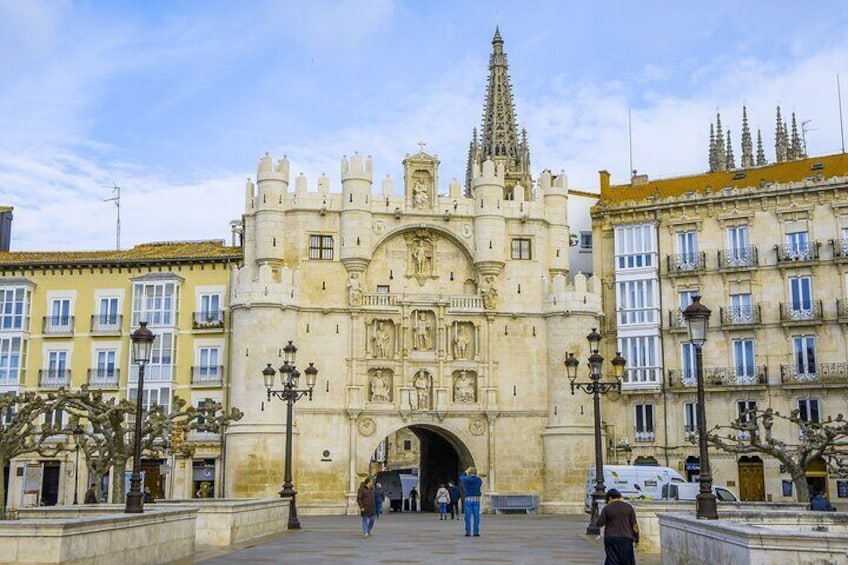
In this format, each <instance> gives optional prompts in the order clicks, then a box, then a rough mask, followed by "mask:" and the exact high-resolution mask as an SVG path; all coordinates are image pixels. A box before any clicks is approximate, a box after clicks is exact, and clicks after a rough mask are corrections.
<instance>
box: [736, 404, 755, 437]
mask: <svg viewBox="0 0 848 565" xmlns="http://www.w3.org/2000/svg"><path fill="white" fill-rule="evenodd" d="M756 409H757V401H756V400H737V401H736V416H737V418H738V419H739V420H740V421H741V422H750V421H751V420H752V419H753V418H754V415H753V412H754V411H755V410H756ZM736 436H737V437H738V438H739V439H750V438H751V432H749V431H746V430H740V431H738V432H737V433H736Z"/></svg>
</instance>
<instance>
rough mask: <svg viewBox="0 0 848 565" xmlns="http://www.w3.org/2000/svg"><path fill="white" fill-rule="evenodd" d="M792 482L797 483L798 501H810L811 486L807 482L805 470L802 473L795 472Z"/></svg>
mask: <svg viewBox="0 0 848 565" xmlns="http://www.w3.org/2000/svg"><path fill="white" fill-rule="evenodd" d="M792 483H793V484H794V485H795V492H796V493H797V498H798V502H810V487H809V485H808V484H807V474H806V473H804V471H803V470H802V471H801V474H797V475H796V474H793V475H792Z"/></svg>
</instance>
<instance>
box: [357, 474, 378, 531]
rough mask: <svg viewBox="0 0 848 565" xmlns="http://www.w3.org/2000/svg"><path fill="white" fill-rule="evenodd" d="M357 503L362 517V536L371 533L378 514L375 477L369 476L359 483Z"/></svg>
mask: <svg viewBox="0 0 848 565" xmlns="http://www.w3.org/2000/svg"><path fill="white" fill-rule="evenodd" d="M356 504H357V505H358V506H359V516H360V517H361V518H362V537H364V538H367V537H368V536H370V535H371V529H372V528H374V519H375V517H376V514H377V501H376V499H375V498H374V479H372V478H371V477H368V478H367V479H365V480H364V481H362V484H361V485H359V490H357V491H356Z"/></svg>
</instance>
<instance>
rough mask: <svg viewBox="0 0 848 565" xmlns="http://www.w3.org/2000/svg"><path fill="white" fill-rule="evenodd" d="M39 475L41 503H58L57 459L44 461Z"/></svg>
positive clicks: (51, 504)
mask: <svg viewBox="0 0 848 565" xmlns="http://www.w3.org/2000/svg"><path fill="white" fill-rule="evenodd" d="M43 466H44V470H43V472H42V475H41V505H42V506H56V504H58V503H59V476H60V475H61V472H60V471H61V467H60V464H59V462H58V461H44V463H43Z"/></svg>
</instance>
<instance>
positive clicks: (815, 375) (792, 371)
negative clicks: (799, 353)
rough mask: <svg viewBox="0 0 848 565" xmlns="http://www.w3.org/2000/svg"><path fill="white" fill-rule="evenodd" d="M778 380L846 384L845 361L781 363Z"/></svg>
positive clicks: (814, 384) (847, 375) (785, 382)
mask: <svg viewBox="0 0 848 565" xmlns="http://www.w3.org/2000/svg"><path fill="white" fill-rule="evenodd" d="M780 382H782V383H783V384H800V385H803V384H807V385H813V386H819V385H823V384H836V385H840V386H845V384H848V364H847V363H820V364H818V365H812V366H811V365H804V366H801V367H799V366H797V365H781V366H780Z"/></svg>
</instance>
